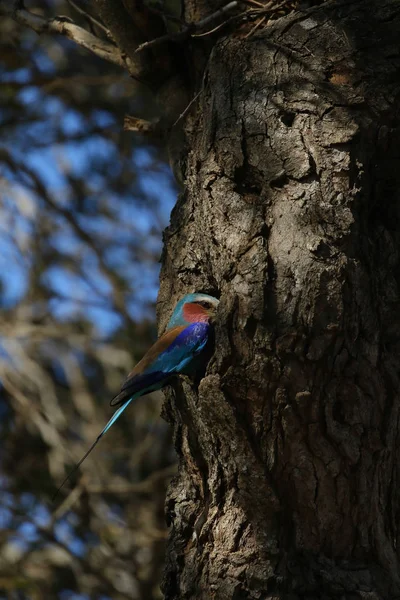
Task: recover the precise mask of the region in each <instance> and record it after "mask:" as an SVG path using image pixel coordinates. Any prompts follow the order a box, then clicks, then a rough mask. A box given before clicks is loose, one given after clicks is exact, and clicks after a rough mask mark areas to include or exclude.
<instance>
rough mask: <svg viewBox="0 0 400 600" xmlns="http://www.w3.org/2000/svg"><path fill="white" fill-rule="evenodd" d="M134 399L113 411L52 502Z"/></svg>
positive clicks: (58, 489)
mask: <svg viewBox="0 0 400 600" xmlns="http://www.w3.org/2000/svg"><path fill="white" fill-rule="evenodd" d="M134 397H135V396H131V398H129V400H127V401H126V402H125V404H123V405H122V406H120V407H119V409H118V410H116V411H115V413H114V414H113V416H112V417H111V419H110V420H109V421H108V423H107V425H106V426H105V427H104V429H103V430H102V431H101V432H100V433H99V435H98V436H97V438H96V439H95V441H94V442H93V444H92V445H91V446H90V448H89V450H88V451H87V452H86V453H85V454H84V455H83V456H82V458H81V459H80V461H79V462H78V463H77V464H76V465H75V467H74V468H73V469H72V471H70V472H69V473H68V475H67V476H66V478H65V479H64V481H63V482H62V484H61V485H60V487H59V488H57V490H56V492H55V494H54V496H53V501H54V500H55V499H56V497H57V496H58V494H59V492H60V491H61V490H62V488H63V487H64V485H65V484H66V483H67V481H68V480H69V479H70V478H71V476H72V475H73V474H74V473H75V472H76V471H77V470H78V469H79V467H80V466H81V464H82V463H83V461H84V460H85V459H86V458H87V457H88V456H89V454H90V453H91V451H92V450H93V449H94V448H95V447H96V446H97V444H98V442H99V441H100V440H101V438H102V437H103V435H104V434H105V433H107V431H108V430H109V429H110V427H111V426H112V425H114V423H115V421H116V420H117V419H118V417H119V416H120V415H121V414H122V413H123V412H124V410H125V409H126V407H127V406H128V405H129V404H130V403H131V402H132V400H133V399H134Z"/></svg>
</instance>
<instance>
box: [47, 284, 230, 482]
mask: <svg viewBox="0 0 400 600" xmlns="http://www.w3.org/2000/svg"><path fill="white" fill-rule="evenodd" d="M218 304H219V300H217V299H216V298H214V297H213V296H209V295H208V294H187V295H186V296H184V297H183V298H182V299H181V300H180V301H179V302H178V304H177V305H176V307H175V310H174V312H173V313H172V316H171V318H170V320H169V322H168V326H167V329H166V331H165V333H164V334H163V335H162V336H161V337H160V338H159V339H158V340H157V341H156V343H155V344H154V345H153V346H152V347H151V348H150V349H149V350H148V351H147V352H146V354H145V355H144V356H143V358H142V360H141V361H139V362H138V364H137V365H136V367H134V369H133V370H132V371H131V372H130V373H129V375H128V377H127V378H126V379H125V381H124V383H123V384H122V387H121V391H120V392H119V394H117V395H116V396H115V397H114V398H113V399H112V400H111V403H110V404H111V406H119V408H118V410H117V411H116V412H115V413H114V414H113V416H112V417H111V419H110V420H109V421H108V423H107V425H106V426H105V427H104V429H103V430H102V431H101V433H100V434H99V435H98V436H97V438H96V440H95V441H94V443H93V444H92V445H91V447H90V448H89V450H88V451H87V452H86V454H85V455H84V456H83V457H82V458H81V460H80V461H79V462H78V464H77V465H76V467H75V468H74V469H73V471H72V472H71V473H70V474H69V475H68V476H67V477H66V478H65V479H64V481H63V483H62V484H61V486H60V487H59V488H58V491H59V490H60V489H61V488H62V487H63V485H64V483H65V482H66V481H67V480H68V479H69V477H70V476H71V475H72V473H74V472H75V470H76V469H78V468H79V467H80V465H81V464H82V463H83V461H84V460H85V458H87V456H89V454H90V453H91V451H92V450H93V448H94V447H95V446H96V444H97V443H98V442H99V441H100V439H101V438H102V437H103V435H104V434H105V433H107V431H108V430H109V429H110V427H111V426H112V425H113V424H114V423H115V421H116V420H117V419H118V417H119V416H120V415H121V414H122V413H123V411H124V410H125V409H126V407H127V406H128V405H129V404H130V403H131V402H132V400H134V399H135V398H139V396H144V395H145V394H148V393H149V392H153V391H155V390H159V389H161V388H162V387H164V386H165V385H166V384H167V383H168V382H169V380H170V379H171V377H172V376H173V375H177V374H183V375H195V374H196V372H198V371H199V370H201V369H202V368H203V367H204V360H203V361H202V360H201V359H202V358H203V357H204V358H205V357H206V353H205V350H206V346H207V342H208V341H209V340H210V333H211V327H212V321H213V318H214V316H215V311H216V309H217V306H218ZM58 491H57V493H58Z"/></svg>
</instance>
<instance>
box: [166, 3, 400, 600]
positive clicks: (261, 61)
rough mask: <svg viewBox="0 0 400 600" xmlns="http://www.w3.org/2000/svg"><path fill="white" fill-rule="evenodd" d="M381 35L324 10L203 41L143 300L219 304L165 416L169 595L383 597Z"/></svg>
mask: <svg viewBox="0 0 400 600" xmlns="http://www.w3.org/2000/svg"><path fill="white" fill-rule="evenodd" d="M399 36H400V4H399V2H398V1H397V0H383V1H382V2H380V3H378V2H374V1H372V0H370V1H365V0H362V1H358V2H342V3H340V2H332V3H328V4H326V5H323V6H322V7H319V8H317V9H312V10H310V11H307V12H306V13H303V14H299V13H297V14H296V15H294V16H289V17H286V18H283V19H280V20H279V21H278V22H276V23H275V24H273V25H271V26H269V27H267V28H265V29H264V30H262V31H261V32H259V33H258V34H254V35H252V36H249V37H247V38H244V37H241V38H240V37H239V36H238V35H237V36H235V35H231V36H230V37H229V38H225V39H223V40H220V41H219V42H218V43H217V44H216V46H215V48H214V50H213V52H212V54H211V57H210V60H209V64H208V69H207V72H206V75H205V77H204V89H203V93H202V97H201V104H200V107H199V110H198V111H197V115H196V116H194V117H192V118H191V121H190V122H189V123H188V125H187V135H188V140H189V146H190V148H191V151H190V153H189V156H188V162H187V171H186V175H187V179H186V187H185V191H184V193H183V194H182V195H181V197H180V199H179V201H178V204H177V206H176V208H175V210H174V211H173V214H172V220H171V225H170V227H169V229H168V230H167V232H166V239H165V251H164V257H163V270H162V284H161V291H160V302H159V312H160V316H161V328H162V327H163V325H164V324H165V322H166V319H167V318H168V316H169V311H170V308H171V306H172V305H173V304H174V302H175V300H176V299H178V298H179V297H180V296H182V295H183V294H184V293H187V292H191V291H204V292H208V293H211V294H214V295H218V296H219V297H220V299H221V302H220V310H219V315H218V324H217V326H216V342H215V346H216V351H215V354H214V357H213V358H212V360H211V362H210V364H209V366H208V370H207V373H206V376H205V377H204V378H203V379H202V381H201V382H200V384H199V386H198V388H197V387H195V386H194V385H193V384H192V383H191V382H190V381H188V380H185V381H183V382H182V383H180V384H179V385H178V386H177V387H176V390H175V393H174V395H172V394H171V395H169V396H168V399H167V404H166V409H165V413H166V416H167V418H169V419H170V420H171V421H172V422H173V423H174V427H175V444H176V448H177V451H178V453H179V456H180V469H179V475H178V476H177V477H176V478H175V479H174V480H173V482H172V484H171V486H170V490H169V495H168V498H167V515H168V519H169V522H170V524H171V525H172V529H171V535H170V540H169V549H168V557H167V567H166V574H165V581H164V594H165V598H166V599H167V600H178V599H179V600H184V599H193V600H194V599H204V600H205V599H207V600H209V599H217V600H225V599H226V600H228V599H229V600H230V599H232V600H233V599H235V600H239V599H243V600H244V599H267V598H290V599H292V600H295V599H300V598H302V599H304V598H307V599H311V598H315V599H317V598H338V599H339V598H340V599H357V598H362V599H369V600H377V599H386V598H396V597H399V596H400V569H399V549H398V542H399V540H398V536H399V533H400V528H399V527H400V526H399V516H400V515H399V494H400V481H399V475H400V474H399V467H398V465H399V464H400V461H399V442H398V436H399V417H400V413H399V408H400V400H399V368H400V317H399V314H400V313H399V308H400V307H399V276H400V270H399V269H400V265H399V248H400V246H399V241H400V227H399V224H400V150H399V148H400V135H399V124H400V123H399V99H400V77H399V62H400V54H399V42H398V40H399Z"/></svg>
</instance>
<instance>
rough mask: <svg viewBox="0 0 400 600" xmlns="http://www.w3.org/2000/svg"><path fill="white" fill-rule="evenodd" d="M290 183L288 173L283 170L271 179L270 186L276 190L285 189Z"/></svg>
mask: <svg viewBox="0 0 400 600" xmlns="http://www.w3.org/2000/svg"><path fill="white" fill-rule="evenodd" d="M288 181H289V178H288V176H287V175H286V171H284V170H282V171H281V172H280V173H277V175H275V176H274V177H273V178H272V179H270V182H269V185H270V186H271V187H274V188H283V187H284V186H285V185H286V184H287V183H288Z"/></svg>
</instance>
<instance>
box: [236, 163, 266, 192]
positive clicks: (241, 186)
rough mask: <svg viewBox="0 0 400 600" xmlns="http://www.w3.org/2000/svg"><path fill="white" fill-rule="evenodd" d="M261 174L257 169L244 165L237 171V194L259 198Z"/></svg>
mask: <svg viewBox="0 0 400 600" xmlns="http://www.w3.org/2000/svg"><path fill="white" fill-rule="evenodd" d="M258 179H259V174H258V171H257V170H256V169H252V168H251V167H249V166H248V165H243V166H241V167H237V168H236V169H235V188H234V190H235V192H238V194H251V195H253V196H259V195H260V194H261V190H262V186H261V185H260V184H259V182H258Z"/></svg>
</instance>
